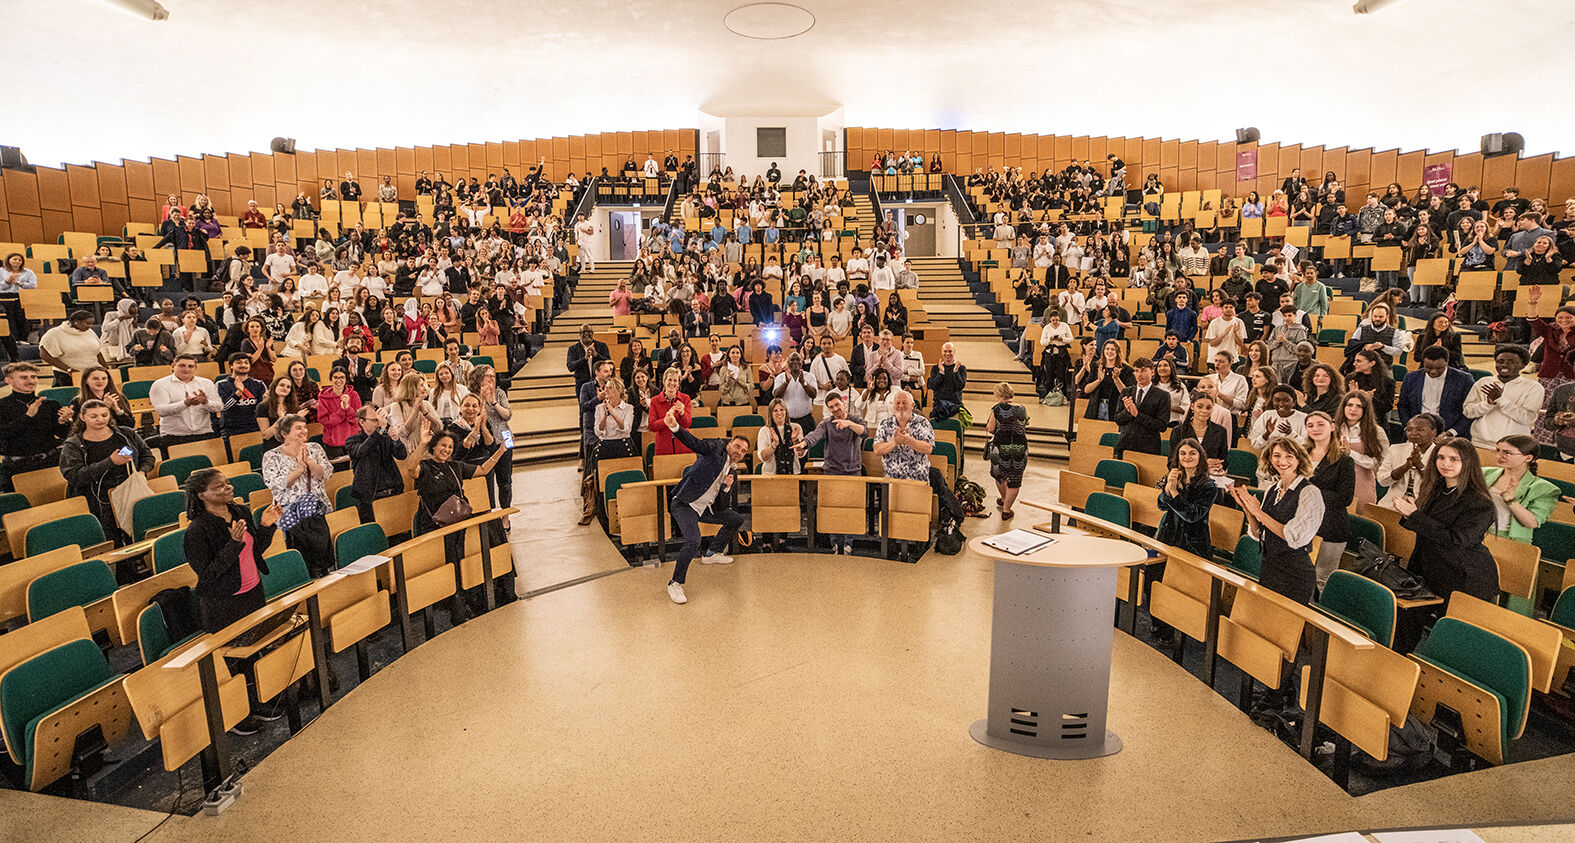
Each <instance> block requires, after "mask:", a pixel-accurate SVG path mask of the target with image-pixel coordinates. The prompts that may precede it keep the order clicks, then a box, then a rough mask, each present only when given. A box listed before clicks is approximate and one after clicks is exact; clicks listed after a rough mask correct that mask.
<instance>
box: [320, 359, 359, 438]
mask: <svg viewBox="0 0 1575 843" xmlns="http://www.w3.org/2000/svg"><path fill="white" fill-rule="evenodd" d="M360 412H361V396H360V395H357V394H356V391H355V390H353V389H351V388H350V384H349V375H348V374H347V373H346V372H345V370H344V369H334V370H333V371H331V372H329V374H328V388H327V389H325V390H323V391H322V392H319V393H318V394H317V420H318V422H319V423H321V424H322V426H323V450H324V451H325V452H327V454H328V456H329V458H331V459H335V460H337V459H339V458H340V457H343V456H344V455H345V442H347V441H348V440H349V439H350V437H351V436H352V435H354V434H355V432H356V429H357V427H356V416H357V415H358V414H359V413H360Z"/></svg>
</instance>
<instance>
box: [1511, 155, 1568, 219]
mask: <svg viewBox="0 0 1575 843" xmlns="http://www.w3.org/2000/svg"><path fill="white" fill-rule="evenodd" d="M1552 176H1553V155H1552V154H1551V153H1550V154H1548V155H1538V156H1537V157H1535V158H1522V159H1520V162H1519V163H1518V164H1517V165H1516V166H1515V186H1516V187H1519V188H1520V195H1521V196H1523V197H1525V198H1527V199H1536V198H1539V197H1541V198H1544V199H1548V200H1549V202H1550V204H1551V206H1552V207H1550V209H1549V210H1551V211H1553V212H1554V213H1563V211H1564V209H1563V208H1562V207H1559V206H1560V205H1562V204H1563V201H1562V200H1554V199H1553V198H1552V197H1550V196H1548V184H1549V181H1550V179H1551V178H1552Z"/></svg>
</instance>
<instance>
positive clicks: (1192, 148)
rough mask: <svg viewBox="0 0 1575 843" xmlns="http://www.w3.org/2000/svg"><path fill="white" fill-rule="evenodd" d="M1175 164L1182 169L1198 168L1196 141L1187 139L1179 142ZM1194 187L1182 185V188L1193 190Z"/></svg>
mask: <svg viewBox="0 0 1575 843" xmlns="http://www.w3.org/2000/svg"><path fill="white" fill-rule="evenodd" d="M1177 166H1178V167H1180V168H1181V169H1183V170H1197V169H1198V142H1197V141H1193V140H1189V141H1183V142H1182V144H1181V153H1180V158H1179V160H1178V162H1177ZM1195 189H1196V188H1188V187H1183V188H1182V190H1195Z"/></svg>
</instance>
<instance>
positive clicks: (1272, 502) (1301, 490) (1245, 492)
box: [1229, 437, 1323, 604]
mask: <svg viewBox="0 0 1575 843" xmlns="http://www.w3.org/2000/svg"><path fill="white" fill-rule="evenodd" d="M1268 463H1269V466H1270V467H1271V469H1272V472H1273V476H1274V483H1273V484H1272V485H1270V486H1269V488H1268V490H1267V491H1265V492H1264V493H1263V503H1261V504H1260V503H1259V502H1258V499H1257V497H1255V496H1254V495H1253V494H1252V492H1251V491H1250V490H1249V489H1247V488H1246V487H1245V486H1240V485H1236V486H1232V487H1231V488H1230V490H1229V491H1230V496H1231V498H1232V499H1233V500H1234V501H1236V505H1237V506H1239V507H1241V510H1242V512H1245V513H1246V514H1247V532H1248V534H1249V535H1251V536H1252V537H1253V538H1255V539H1257V540H1258V542H1259V544H1260V545H1261V547H1262V554H1263V568H1262V570H1261V573H1260V574H1259V576H1258V582H1259V583H1260V584H1261V585H1263V586H1264V587H1265V588H1267V589H1269V590H1271V591H1277V592H1279V593H1280V594H1283V595H1285V596H1286V597H1289V598H1290V599H1292V600H1295V601H1296V602H1298V603H1304V604H1305V603H1309V602H1311V601H1312V597H1313V588H1314V586H1315V585H1316V569H1315V568H1314V567H1313V560H1312V556H1310V555H1309V554H1308V549H1309V548H1311V547H1312V542H1313V539H1314V538H1316V537H1317V535H1318V529H1319V528H1320V527H1321V526H1322V525H1323V495H1322V493H1320V492H1319V491H1318V488H1317V487H1316V486H1314V485H1313V484H1312V482H1311V481H1309V480H1308V479H1307V478H1308V476H1309V475H1310V474H1312V465H1311V463H1310V461H1309V459H1308V456H1307V449H1306V448H1303V447H1302V444H1301V443H1300V442H1298V441H1296V440H1295V439H1292V438H1290V437H1281V438H1279V439H1276V440H1274V443H1273V444H1272V445H1270V446H1269V449H1268Z"/></svg>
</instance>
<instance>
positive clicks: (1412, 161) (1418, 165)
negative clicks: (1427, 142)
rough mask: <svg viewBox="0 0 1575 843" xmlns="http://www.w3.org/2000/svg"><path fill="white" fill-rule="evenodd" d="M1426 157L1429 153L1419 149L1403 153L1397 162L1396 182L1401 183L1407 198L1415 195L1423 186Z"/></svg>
mask: <svg viewBox="0 0 1575 843" xmlns="http://www.w3.org/2000/svg"><path fill="white" fill-rule="evenodd" d="M1426 157H1427V153H1426V152H1425V151H1424V150H1420V149H1418V150H1416V151H1415V152H1403V153H1401V154H1400V156H1399V157H1398V158H1397V159H1396V160H1395V178H1394V180H1395V181H1397V182H1400V186H1401V188H1403V189H1404V190H1405V192H1406V195H1407V196H1409V195H1411V194H1412V193H1415V192H1416V189H1417V187H1419V186H1421V184H1422V159H1423V158H1426Z"/></svg>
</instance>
